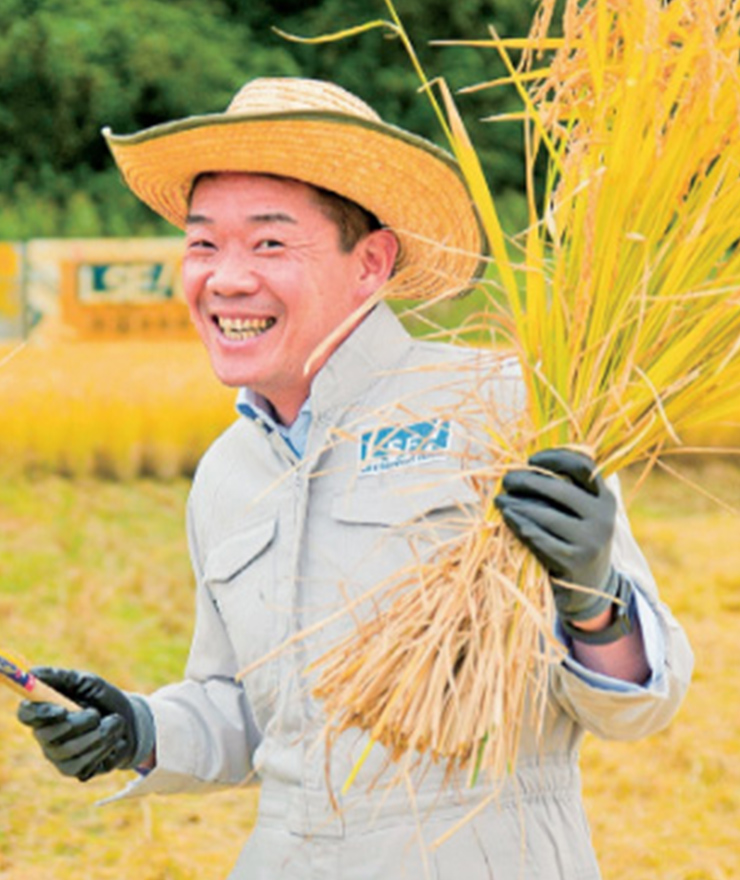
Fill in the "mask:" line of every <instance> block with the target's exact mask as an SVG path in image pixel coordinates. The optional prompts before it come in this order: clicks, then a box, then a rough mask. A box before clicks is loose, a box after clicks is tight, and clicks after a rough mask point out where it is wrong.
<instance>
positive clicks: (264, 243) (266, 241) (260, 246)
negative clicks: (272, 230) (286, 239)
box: [255, 238, 285, 251]
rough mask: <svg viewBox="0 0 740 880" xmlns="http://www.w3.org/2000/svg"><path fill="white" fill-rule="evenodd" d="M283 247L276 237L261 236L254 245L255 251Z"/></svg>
mask: <svg viewBox="0 0 740 880" xmlns="http://www.w3.org/2000/svg"><path fill="white" fill-rule="evenodd" d="M282 247H285V245H284V243H283V242H282V241H279V240H278V239H277V238H263V239H261V240H260V241H258V242H257V244H256V246H255V250H256V251H275V250H279V249H280V248H282Z"/></svg>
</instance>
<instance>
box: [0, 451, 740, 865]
mask: <svg viewBox="0 0 740 880" xmlns="http://www.w3.org/2000/svg"><path fill="white" fill-rule="evenodd" d="M680 467H681V470H682V472H683V473H685V474H686V475H687V477H688V478H689V479H691V480H692V481H694V482H696V483H699V484H701V485H703V486H704V487H705V489H706V490H708V491H710V492H713V493H715V494H716V495H717V496H719V497H720V498H721V499H723V500H724V501H725V502H727V503H729V504H732V503H733V502H734V501H735V499H737V497H738V496H739V495H740V463H736V462H735V461H734V460H732V459H722V458H719V457H704V458H702V459H699V460H697V461H693V462H691V463H689V462H683V461H682V462H681V463H680ZM627 482H628V484H629V483H632V482H634V475H633V474H629V475H628V479H627ZM187 486H188V481H187V480H186V479H183V478H180V477H173V478H172V479H170V480H168V481H162V480H151V479H135V480H129V481H113V480H110V479H105V480H101V479H94V478H90V477H82V478H78V479H75V480H70V479H67V478H65V477H61V476H59V475H54V474H44V473H37V474H36V475H32V476H21V475H19V474H18V473H9V474H7V476H6V478H5V479H4V480H3V481H2V482H0V535H1V536H2V538H1V540H0V612H2V615H3V619H4V625H3V636H2V638H1V639H0V642H2V643H3V644H4V645H7V646H9V647H12V648H15V649H16V650H18V651H20V652H22V653H24V654H25V655H26V656H27V657H29V658H30V659H32V660H33V661H34V662H45V663H47V662H48V663H60V664H66V665H71V666H78V667H82V668H89V669H93V670H95V671H97V672H99V673H100V674H103V675H105V676H107V677H109V678H110V679H111V680H113V681H115V682H116V683H118V684H120V685H121V686H123V687H126V688H130V689H138V690H141V691H147V690H149V689H152V688H154V687H156V686H158V685H161V684H163V683H165V682H167V681H170V680H174V679H175V678H176V677H177V676H178V675H179V673H180V670H181V668H182V665H183V663H184V660H185V655H186V651H187V646H188V642H189V638H190V626H191V600H192V587H191V576H190V572H189V568H188V563H187V558H186V548H185V538H184V526H183V505H184V501H185V497H186V493H187ZM632 516H633V525H634V528H635V531H636V533H637V534H638V536H639V538H640V540H641V542H642V545H643V548H644V549H645V551H646V553H647V554H648V556H649V558H650V560H651V562H652V565H653V567H654V570H655V572H656V575H657V576H658V579H659V581H660V583H661V584H662V590H663V595H664V597H665V598H666V599H667V600H668V601H669V602H670V604H671V605H672V607H673V608H674V610H675V611H676V613H677V614H678V616H679V618H680V619H681V621H682V622H683V624H684V625H685V626H686V628H687V630H688V632H689V635H690V637H691V640H692V643H693V646H694V649H695V651H696V656H697V672H696V677H695V682H694V685H693V687H692V689H691V691H690V694H689V697H688V699H687V701H686V703H685V705H684V707H683V709H682V710H681V712H680V714H679V717H678V718H677V719H676V721H675V722H674V724H673V725H672V726H671V727H670V728H669V729H668V730H667V731H665V732H664V733H661V734H659V735H657V736H654V737H652V738H650V739H648V740H645V741H643V742H640V743H636V744H622V743H603V742H599V741H597V740H595V739H588V740H587V743H586V746H585V750H584V756H583V764H584V776H585V786H586V800H587V806H588V810H589V815H590V818H591V822H592V826H593V834H594V840H595V844H596V847H597V850H598V852H599V855H600V859H601V863H602V868H603V872H604V878H605V880H730V878H733V880H734V878H736V877H737V876H739V875H740V831H738V815H739V814H740V716H739V715H738V713H737V705H738V703H739V702H740V671H738V670H740V662H739V661H740V648H739V647H738V639H737V632H738V626H739V625H740V575H739V574H738V572H740V541H738V540H737V531H738V520H737V517H736V516H735V515H734V514H733V513H731V512H729V511H728V510H725V509H724V508H723V507H721V506H720V504H719V503H718V502H716V501H712V500H710V499H709V498H707V497H706V495H704V494H699V493H698V492H697V491H695V490H693V489H691V488H690V487H689V486H688V485H686V484H684V483H683V482H681V481H679V480H677V479H675V478H669V477H667V476H666V475H665V474H661V473H657V472H656V473H655V474H654V475H653V476H651V477H650V478H649V480H648V483H647V485H646V486H645V487H643V489H642V490H641V491H640V493H639V495H638V496H637V498H636V499H635V501H634V502H633V504H632ZM15 706H16V699H15V697H14V696H13V695H12V694H11V693H10V692H9V691H5V690H3V691H2V692H0V736H2V741H3V744H4V748H3V749H2V751H0V799H1V802H2V809H0V878H2V880H72V878H75V880H76V878H79V877H80V876H84V877H85V878H86V880H114V878H115V880H120V878H129V877H137V880H194V878H198V880H218V878H223V877H225V876H226V874H227V873H228V870H229V867H230V865H231V864H232V863H233V861H234V859H235V858H236V854H237V852H238V850H239V848H240V846H241V843H242V841H243V839H244V838H245V837H246V835H247V834H248V833H249V829H250V827H251V823H252V821H253V818H254V810H255V805H256V791H255V790H253V789H242V790H235V791H233V792H227V793H224V794H218V795H210V796H179V797H174V798H168V799H164V798H153V799H150V800H148V801H145V802H142V803H125V804H114V805H108V806H104V807H99V806H96V801H97V800H99V799H100V798H103V797H106V796H108V795H110V794H112V793H114V792H115V791H117V790H118V788H119V784H120V783H121V782H122V781H125V778H126V776H125V774H118V778H115V777H108V778H102V779H98V780H93V781H92V782H90V783H87V784H86V785H81V784H79V783H77V782H76V781H75V780H67V779H64V778H62V777H60V776H58V775H57V774H56V773H55V772H54V771H53V770H52V769H51V768H50V767H49V766H48V765H47V764H46V763H45V762H44V760H43V759H42V758H41V756H40V754H39V752H38V750H37V749H36V746H35V744H34V743H33V741H32V739H31V736H30V734H29V733H28V732H27V731H26V730H25V729H24V728H22V727H21V726H20V724H18V723H17V722H16V721H15V718H14V712H15Z"/></svg>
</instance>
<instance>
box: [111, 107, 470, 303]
mask: <svg viewBox="0 0 740 880" xmlns="http://www.w3.org/2000/svg"><path fill="white" fill-rule="evenodd" d="M103 135H104V137H105V139H106V141H107V142H108V146H109V147H110V150H111V152H112V153H113V157H114V159H115V161H116V163H117V165H118V167H119V169H120V170H121V173H122V174H123V177H124V180H125V182H126V184H127V185H128V186H129V187H130V189H131V190H132V191H133V192H134V193H135V195H137V196H138V197H139V198H140V199H141V200H142V201H143V202H145V203H146V204H147V205H149V206H150V207H151V208H152V209H153V210H154V211H156V213H158V214H160V215H161V216H162V217H164V218H165V219H166V220H168V221H169V222H171V223H172V224H174V225H175V226H177V227H179V228H181V229H182V228H184V226H185V222H186V217H187V213H188V200H189V198H190V192H191V188H192V184H193V180H194V179H195V178H196V177H197V176H198V175H199V174H202V173H206V172H227V171H232V172H249V173H253V174H273V175H279V176H282V177H290V178H295V179H297V180H301V181H304V182H306V183H309V184H312V185H314V186H319V187H322V188H324V189H328V190H332V191H333V192H336V193H338V194H339V195H342V196H344V197H345V198H348V199H351V200H352V201H354V202H357V203H358V204H360V205H362V206H363V207H364V208H365V209H366V210H368V211H371V212H372V213H373V214H375V215H376V216H377V217H378V219H379V220H380V221H381V222H382V223H383V224H385V225H386V226H388V227H389V228H391V229H392V230H393V231H394V232H395V233H396V235H397V236H398V238H399V241H400V244H401V253H400V256H399V261H398V264H397V273H396V275H397V283H396V284H394V285H392V287H393V293H394V295H395V296H403V297H418V298H437V297H442V296H446V295H453V294H455V293H459V292H460V291H461V290H464V289H466V288H468V287H470V285H471V283H472V281H473V280H474V279H475V277H476V276H477V274H478V273H479V272H480V270H481V254H482V252H483V248H484V238H483V233H482V229H481V225H480V223H479V220H478V216H477V213H476V210H475V206H474V204H473V201H472V199H471V197H470V194H469V192H468V189H467V187H466V185H465V182H464V180H463V178H462V175H461V173H460V170H459V167H458V166H457V163H456V162H455V161H454V159H453V158H452V157H451V156H450V155H449V154H448V153H446V152H445V151H444V150H442V149H440V148H439V147H437V146H436V145H434V144H432V143H430V142H429V141H426V140H424V139H423V138H420V137H417V136H415V135H412V134H410V133H408V132H406V131H404V130H403V129H399V128H396V127H395V126H391V125H387V124H386V123H381V122H377V123H376V122H372V121H370V120H367V121H366V120H362V119H358V118H357V117H354V116H347V115H344V114H339V113H337V114H331V113H317V112H293V113H279V114H265V115H260V116H255V115H251V114H250V115H240V114H234V113H225V114H217V115H208V116H192V117H189V118H187V119H184V120H180V121H177V122H171V123H166V124H163V125H158V126H154V127H152V128H148V129H145V130H144V131H141V132H138V133H137V134H133V135H115V134H113V133H112V132H111V131H110V130H109V129H104V130H103Z"/></svg>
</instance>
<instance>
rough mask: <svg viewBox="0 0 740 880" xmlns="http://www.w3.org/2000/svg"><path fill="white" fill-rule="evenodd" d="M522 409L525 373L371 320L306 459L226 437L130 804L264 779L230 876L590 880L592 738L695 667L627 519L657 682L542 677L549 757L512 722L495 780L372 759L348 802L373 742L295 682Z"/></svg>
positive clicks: (312, 433) (422, 548)
mask: <svg viewBox="0 0 740 880" xmlns="http://www.w3.org/2000/svg"><path fill="white" fill-rule="evenodd" d="M520 395H521V380H520V379H519V378H518V377H517V375H516V371H512V370H509V369H508V368H507V367H506V365H505V364H504V365H498V366H495V365H494V362H493V360H492V356H491V354H490V353H489V352H485V353H484V352H476V351H474V350H472V349H470V348H466V347H455V346H449V345H442V344H438V343H430V342H424V341H419V340H414V339H412V338H411V337H410V336H409V335H408V334H407V332H406V331H405V329H404V328H403V327H402V325H401V324H400V322H399V321H398V320H397V318H396V317H395V316H394V315H393V313H392V311H391V309H390V308H389V307H388V306H387V305H385V304H381V305H379V306H378V307H376V308H375V309H374V310H373V312H371V313H370V314H369V316H368V317H367V318H366V319H365V320H364V321H363V322H362V323H361V324H360V325H359V326H358V327H357V328H356V329H355V330H354V332H353V333H352V334H351V335H350V336H349V337H348V338H347V339H346V340H345V341H344V342H343V343H342V344H341V345H340V346H339V347H338V348H337V349H336V351H335V352H334V353H333V354H332V356H331V357H330V358H329V360H328V361H327V362H326V364H325V365H324V366H323V367H322V369H321V370H320V371H319V373H318V374H317V376H316V377H315V379H314V381H313V384H312V388H311V395H310V407H311V424H310V430H309V432H308V437H307V442H306V449H305V451H304V452H303V455H302V456H299V455H297V454H296V452H295V451H294V450H293V449H292V448H291V445H290V443H288V442H286V440H285V439H284V438H283V437H282V436H281V435H280V433H279V431H278V430H276V426H275V425H274V424H272V423H271V422H270V419H269V418H266V417H259V416H256V417H254V416H255V414H254V413H252V416H253V417H240V418H239V419H238V420H237V421H236V422H235V423H234V424H233V425H232V426H231V427H230V428H229V429H227V430H226V431H225V433H224V434H223V435H222V436H221V437H220V438H219V439H218V440H217V441H216V442H215V443H214V445H213V446H212V447H211V448H210V449H209V451H208V452H207V453H206V454H205V456H204V457H203V459H202V461H201V463H200V465H199V468H198V471H197V473H196V476H195V478H194V482H193V487H192V491H191V494H190V498H189V503H188V535H189V541H190V549H191V557H192V565H193V570H194V572H195V577H196V582H197V588H196V602H197V608H196V618H195V630H194V635H193V640H192V646H191V650H190V655H189V659H188V663H187V668H186V671H185V676H184V680H183V681H182V682H180V683H177V684H173V685H170V686H167V687H165V688H163V689H161V690H159V691H157V692H155V693H154V694H152V695H150V696H149V697H148V698H147V700H148V704H149V706H150V708H151V710H152V713H153V715H154V719H155V723H156V755H157V765H156V768H155V769H154V770H153V771H151V772H150V773H149V774H148V775H147V776H145V777H143V778H141V779H138V780H135V781H134V782H133V783H132V784H131V785H130V786H129V788H128V789H127V790H126V792H124V793H123V794H122V795H121V796H126V797H131V796H140V795H144V794H147V793H150V792H157V793H175V792H195V791H206V790H209V789H214V788H219V787H223V786H233V785H239V784H243V783H245V782H249V781H253V782H255V783H258V784H259V785H260V786H261V789H260V805H259V811H258V819H257V822H256V827H255V829H254V831H253V832H252V834H251V836H250V837H249V839H248V841H247V842H246V845H245V847H244V849H243V851H242V853H241V855H240V857H239V859H238V862H237V864H236V866H235V867H234V869H233V873H232V874H231V875H230V877H231V880H319V878H320V880H422V878H426V877H429V878H433V880H460V878H464V880H490V878H494V880H597V878H599V876H600V874H599V870H598V867H597V863H596V858H595V855H594V851H593V847H592V844H591V838H590V832H589V828H588V823H587V819H586V817H585V815H584V810H583V805H582V799H581V785H580V778H579V768H578V749H579V744H580V743H581V740H582V738H583V735H584V732H585V731H590V732H592V733H594V734H595V735H597V736H601V737H607V738H615V739H637V738H640V737H643V736H646V735H648V734H651V733H653V732H655V731H657V730H660V729H661V728H663V727H665V726H666V725H667V724H668V723H669V721H670V720H671V718H672V717H673V715H674V714H675V712H676V710H677V708H678V706H679V704H680V702H681V699H682V697H683V695H684V693H685V691H686V688H687V686H688V683H689V679H690V676H691V669H692V654H691V650H690V648H689V645H688V643H687V640H686V638H685V636H684V634H683V631H682V630H681V628H680V627H679V625H678V624H677V623H676V621H675V620H674V618H673V617H672V615H671V614H670V612H669V611H668V610H667V608H666V607H665V606H664V605H663V604H662V603H661V601H660V600H659V598H658V595H657V591H656V587H655V584H654V581H653V578H652V577H651V574H650V571H649V569H648V566H647V564H646V562H645V560H644V558H643V556H642V554H641V552H640V550H639V549H638V547H637V545H636V543H635V541H634V539H633V538H632V536H631V533H630V529H629V526H628V523H627V519H626V515H625V512H624V508H623V506H622V504H621V502H620V503H619V507H618V515H617V528H616V534H615V539H614V545H613V548H614V549H613V563H614V565H615V566H616V567H617V568H618V570H620V571H621V572H623V573H624V574H625V575H627V576H628V577H629V578H630V579H631V581H632V583H633V585H634V587H635V592H636V594H637V609H636V610H637V614H638V618H639V620H640V623H641V626H642V628H643V633H644V635H645V638H646V642H647V641H649V643H650V649H649V653H648V657H649V661H650V665H651V668H652V674H651V677H650V679H649V680H648V681H647V682H646V683H645V684H644V685H642V686H638V685H633V684H629V683H625V682H618V681H615V680H612V679H609V678H607V677H604V676H600V675H598V674H595V673H592V672H590V671H589V670H586V669H584V668H583V667H581V666H580V665H579V664H578V663H577V662H576V661H575V660H574V659H572V658H571V657H570V656H568V657H567V658H566V659H565V660H564V661H563V662H561V663H556V664H553V666H552V668H551V672H550V679H549V704H548V710H547V713H546V717H545V721H544V729H543V734H542V737H541V740H538V739H537V737H536V735H535V732H534V730H530V729H529V727H526V726H525V729H524V731H523V734H522V744H521V749H520V754H519V757H518V761H517V763H516V767H515V770H514V772H513V773H512V774H510V775H509V776H508V777H507V778H506V779H505V780H501V781H500V784H497V785H496V786H493V785H492V784H491V782H490V781H489V780H487V779H485V778H481V779H480V780H479V781H478V783H477V784H476V785H473V786H471V785H469V784H467V783H466V781H465V780H464V779H461V780H458V781H456V780H455V778H454V777H453V778H452V779H451V780H448V781H447V783H446V784H445V785H443V784H442V780H443V775H444V767H443V766H441V765H424V764H422V766H421V767H419V768H417V769H416V770H413V771H411V773H410V776H409V782H408V784H400V785H397V786H394V787H391V788H388V787H387V785H386V784H385V783H386V782H387V780H388V779H390V778H391V776H392V775H393V768H392V767H390V768H388V767H386V766H385V759H386V755H385V754H384V750H383V748H382V747H381V746H379V745H375V746H374V747H373V748H372V749H371V751H370V753H369V757H368V758H367V760H366V761H365V762H364V763H363V764H362V767H361V770H360V772H359V774H358V776H357V778H356V780H355V781H354V783H353V784H352V785H351V786H350V787H349V789H348V790H347V791H346V793H344V794H342V787H343V784H344V783H345V781H346V780H347V778H348V776H349V774H350V772H351V770H352V768H353V767H354V766H355V765H356V763H357V761H358V759H359V757H360V755H361V754H363V750H364V749H365V745H366V743H367V739H366V735H365V734H364V733H362V732H361V731H359V730H357V731H355V730H349V731H346V732H345V733H343V734H342V735H341V736H340V737H339V738H338V739H337V741H336V742H334V743H333V746H332V748H331V750H330V751H329V752H327V750H326V748H325V737H324V728H325V723H326V718H325V716H324V713H323V711H322V706H321V703H320V701H318V700H317V699H316V698H315V697H314V696H313V695H312V693H311V685H312V684H313V683H314V678H313V677H312V676H315V673H310V674H307V672H306V670H307V668H308V666H309V664H310V663H311V661H313V660H316V659H317V658H318V657H320V656H321V655H322V654H323V653H324V652H325V651H326V650H327V648H329V647H330V646H331V645H333V644H335V643H336V641H337V640H338V639H339V638H340V637H342V636H343V635H346V634H347V633H349V632H352V630H353V628H354V627H355V620H354V617H353V614H355V615H364V614H372V613H376V607H377V605H378V604H380V605H382V597H381V596H380V594H379V593H377V592H376V593H374V594H373V597H374V598H373V599H367V600H366V601H364V602H363V601H360V600H361V597H363V596H365V595H366V594H368V593H369V592H370V591H372V590H374V589H375V588H377V587H378V585H379V584H382V583H383V582H385V581H387V579H389V578H392V576H393V574H394V573H395V572H398V571H400V570H401V569H403V568H404V566H407V565H408V564H409V563H410V562H411V561H412V559H413V558H414V555H415V554H416V555H423V554H425V553H427V552H429V553H432V552H434V548H435V547H438V546H439V545H440V542H442V541H444V540H448V539H449V538H450V536H451V534H453V533H454V531H455V529H460V528H461V527H463V525H462V524H464V523H465V521H466V517H465V512H466V511H468V512H469V511H471V510H474V509H476V507H475V506H476V505H480V498H479V497H478V495H477V494H476V492H475V491H474V489H473V487H472V485H471V481H470V480H469V479H467V478H466V475H465V474H466V462H469V461H471V460H474V458H475V455H477V454H480V449H479V448H478V446H476V444H478V443H479V441H480V438H481V436H482V435H481V433H480V431H479V430H478V429H476V428H474V427H471V426H470V424H468V414H469V413H473V412H475V411H476V408H477V409H478V412H479V415H480V413H481V412H483V411H485V413H486V415H485V418H488V419H493V420H495V421H497V422H498V423H500V424H501V425H504V424H505V423H507V420H510V419H513V418H515V414H516V409H517V406H518V404H517V401H518V400H520ZM473 421H474V420H473ZM478 427H480V426H478ZM476 449H478V452H477V453H476V451H475V450H476ZM471 456H473V459H471ZM612 485H613V487H614V488H615V489H616V490H617V491H618V489H617V487H616V485H615V484H612ZM354 600H357V604H356V605H354V606H353V608H354V611H353V613H346V609H347V608H348V607H350V605H351V603H352V602H353V601H354ZM343 609H344V613H342V612H343ZM297 633H301V634H302V636H301V637H300V638H296V634H297ZM279 647H280V650H277V651H275V649H276V648H279ZM271 652H272V653H271ZM266 657H267V658H268V659H266V660H265V659H264V658H266ZM259 661H262V662H259ZM247 668H249V671H248V672H247V674H246V676H245V677H244V678H243V679H239V680H237V678H236V677H237V675H238V673H240V671H243V670H245V669H247ZM494 788H495V789H496V792H497V794H496V796H495V797H491V792H492V791H493V790H494ZM476 808H477V811H476V812H475V813H473V812H471V811H474V810H476ZM464 818H465V819H466V821H465V822H463V823H462V824H461V827H460V828H459V829H458V830H456V831H455V832H454V833H452V834H451V835H448V836H447V839H446V840H444V842H443V843H441V844H440V843H439V841H440V839H441V838H443V836H444V835H446V834H447V832H449V831H450V830H451V829H453V827H454V826H455V824H456V823H457V822H459V821H460V820H462V819H464ZM437 844H438V845H437Z"/></svg>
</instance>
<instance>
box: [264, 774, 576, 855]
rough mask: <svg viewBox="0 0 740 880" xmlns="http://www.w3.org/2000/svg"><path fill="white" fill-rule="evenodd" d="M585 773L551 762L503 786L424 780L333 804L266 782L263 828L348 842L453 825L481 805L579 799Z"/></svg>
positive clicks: (312, 792)
mask: <svg viewBox="0 0 740 880" xmlns="http://www.w3.org/2000/svg"><path fill="white" fill-rule="evenodd" d="M580 787H581V782H580V772H579V769H578V765H577V763H576V761H575V759H573V758H569V757H564V758H562V759H560V758H555V759H553V758H548V759H546V760H544V761H542V762H539V763H531V764H528V765H525V766H520V767H518V768H517V771H516V773H515V774H514V775H513V776H511V777H509V778H507V779H506V780H505V781H504V782H503V784H501V785H500V786H496V787H494V786H493V785H492V784H491V783H488V782H480V783H478V784H477V785H476V786H474V787H473V788H464V789H463V788H459V787H451V786H449V785H448V786H447V787H444V788H441V786H440V779H439V777H435V779H434V780H433V781H430V780H429V779H428V778H427V779H425V780H424V782H423V784H422V785H421V786H420V788H419V790H417V791H414V792H413V794H412V793H410V792H409V791H408V790H407V789H406V788H405V787H403V786H402V785H401V786H397V787H395V788H393V789H390V790H388V789H379V788H376V789H374V790H373V791H371V792H367V791H365V790H357V791H353V790H351V789H350V791H349V793H348V794H347V795H344V796H343V795H340V794H337V795H336V798H335V801H334V802H332V799H331V798H330V796H329V794H328V792H327V791H326V790H324V789H320V790H316V789H307V788H303V787H300V786H297V785H291V784H287V783H283V782H278V781H276V780H272V779H266V780H264V781H263V782H262V786H261V792H260V803H259V814H258V823H259V824H261V825H263V826H279V827H280V828H282V829H286V828H287V830H288V831H289V832H290V833H291V834H297V835H300V836H304V837H326V838H343V837H348V836H351V835H353V834H361V833H365V832H367V831H369V830H379V829H382V828H387V827H389V826H396V825H398V824H400V823H403V824H405V823H407V822H410V823H416V822H418V821H419V820H421V821H423V820H424V819H426V818H428V817H429V816H430V815H434V816H435V817H439V818H442V819H445V820H449V821H450V822H453V821H454V820H455V818H456V817H457V816H460V817H462V816H464V815H466V814H467V813H469V812H470V811H471V810H474V809H475V808H476V807H478V806H479V805H481V804H482V803H483V802H484V801H489V802H490V803H491V806H492V809H496V810H502V809H508V808H513V809H518V808H519V807H520V806H521V804H522V803H523V802H525V801H531V800H532V799H545V800H547V799H550V798H557V799H562V798H567V797H571V796H575V797H579V796H580Z"/></svg>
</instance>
